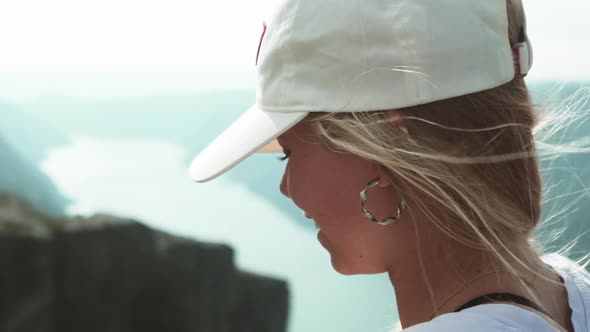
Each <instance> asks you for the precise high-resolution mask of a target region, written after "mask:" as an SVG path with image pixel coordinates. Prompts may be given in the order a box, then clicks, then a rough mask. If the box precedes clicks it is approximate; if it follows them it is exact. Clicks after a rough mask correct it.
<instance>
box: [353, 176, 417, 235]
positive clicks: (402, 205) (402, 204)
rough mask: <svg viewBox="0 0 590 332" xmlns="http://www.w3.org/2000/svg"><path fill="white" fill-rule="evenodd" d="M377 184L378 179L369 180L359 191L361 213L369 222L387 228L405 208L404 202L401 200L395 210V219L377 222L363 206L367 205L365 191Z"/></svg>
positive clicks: (390, 218) (389, 218) (388, 218)
mask: <svg viewBox="0 0 590 332" xmlns="http://www.w3.org/2000/svg"><path fill="white" fill-rule="evenodd" d="M379 182H380V178H376V179H374V180H371V181H370V182H369V183H367V186H366V187H365V189H363V191H361V211H363V213H364V215H365V217H367V219H369V221H371V222H374V223H377V224H379V225H383V226H387V225H389V224H391V223H393V222H394V221H396V220H398V219H399V217H400V215H401V214H402V210H403V209H404V208H405V207H406V201H405V200H404V199H403V198H402V200H401V201H400V202H399V207H398V208H397V215H396V216H395V217H387V218H385V219H383V220H381V221H378V220H377V219H376V218H375V216H374V215H373V214H372V213H371V212H369V211H368V210H367V209H366V208H365V205H367V191H368V190H369V189H370V188H373V187H375V186H377V185H378V184H379Z"/></svg>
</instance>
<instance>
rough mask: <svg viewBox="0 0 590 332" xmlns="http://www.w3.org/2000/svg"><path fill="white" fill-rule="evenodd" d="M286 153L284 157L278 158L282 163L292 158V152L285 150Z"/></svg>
mask: <svg viewBox="0 0 590 332" xmlns="http://www.w3.org/2000/svg"><path fill="white" fill-rule="evenodd" d="M284 153H285V155H284V156H282V157H278V158H277V159H278V160H280V161H285V160H287V159H289V157H291V151H289V150H285V152H284Z"/></svg>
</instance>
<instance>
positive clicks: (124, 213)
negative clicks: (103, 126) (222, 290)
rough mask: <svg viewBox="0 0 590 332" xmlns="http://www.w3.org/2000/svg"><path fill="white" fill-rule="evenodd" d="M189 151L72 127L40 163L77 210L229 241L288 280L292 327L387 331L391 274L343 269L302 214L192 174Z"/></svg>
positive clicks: (253, 263)
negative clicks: (80, 132)
mask: <svg viewBox="0 0 590 332" xmlns="http://www.w3.org/2000/svg"><path fill="white" fill-rule="evenodd" d="M188 157H189V156H188V155H187V153H186V151H185V150H184V149H183V148H182V147H181V146H179V145H177V144H174V143H170V142H165V141H159V140H149V139H104V138H95V137H89V136H76V137H75V138H74V139H73V140H72V143H71V144H70V145H67V146H63V147H59V148H52V149H50V150H49V151H48V154H47V158H46V159H45V160H44V161H43V163H42V169H43V170H44V171H45V172H46V173H47V174H49V175H50V176H51V178H52V179H53V180H54V181H55V183H56V184H57V186H58V188H59V189H60V190H61V191H62V192H63V193H64V194H65V195H67V196H69V197H70V198H72V199H73V201H74V203H73V204H72V205H71V206H70V208H69V212H70V213H72V214H81V215H90V214H94V213H98V212H101V213H104V212H106V213H110V214H114V215H116V216H120V217H131V218H136V219H138V220H141V221H142V222H144V223H146V224H148V225H149V226H152V227H154V228H158V229H162V230H165V231H168V232H171V233H173V234H178V235H182V236H185V237H192V238H195V239H198V240H203V241H211V242H218V243H226V244H228V245H230V246H232V247H233V248H234V249H235V250H236V264H237V265H238V266H239V267H240V268H242V269H246V270H249V271H254V272H258V273H262V274H265V275H270V276H275V277H279V278H282V279H285V280H287V281H288V282H289V287H290V293H291V310H290V322H289V331H292V332H303V331H321V330H330V331H339V332H348V331H350V332H352V331H355V332H357V331H387V330H389V329H390V326H391V325H392V324H393V323H394V322H395V321H397V320H398V318H397V309H396V307H395V298H394V293H393V289H392V288H391V285H390V283H389V280H388V278H387V276H386V275H375V276H342V275H339V274H338V273H336V272H335V271H334V270H333V269H332V267H331V265H330V257H329V255H328V253H327V252H326V251H325V250H324V249H323V247H321V245H320V244H319V243H318V241H317V239H316V233H315V232H314V231H310V230H309V229H307V228H304V227H301V226H299V225H298V223H300V222H301V221H300V220H299V221H296V220H293V218H294V217H293V216H292V214H289V213H286V212H285V211H283V210H282V209H280V208H279V207H277V206H275V205H273V204H272V203H271V202H269V201H268V199H264V198H263V197H260V196H259V195H257V194H256V193H255V192H253V191H251V190H250V189H248V188H247V187H246V186H245V185H242V184H240V183H239V182H236V181H233V180H231V178H230V177H221V178H219V179H217V180H215V181H213V182H209V183H206V184H195V183H193V182H192V181H191V180H190V178H189V177H188V173H187V165H186V161H187V160H189V159H190V158H188ZM277 195H280V194H279V192H278V190H277ZM301 218H304V217H303V215H301Z"/></svg>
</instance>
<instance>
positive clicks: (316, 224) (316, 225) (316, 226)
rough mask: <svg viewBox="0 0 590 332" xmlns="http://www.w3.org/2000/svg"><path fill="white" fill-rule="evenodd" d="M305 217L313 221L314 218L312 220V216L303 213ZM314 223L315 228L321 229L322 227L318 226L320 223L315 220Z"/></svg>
mask: <svg viewBox="0 0 590 332" xmlns="http://www.w3.org/2000/svg"><path fill="white" fill-rule="evenodd" d="M303 215H305V217H306V218H307V219H311V220H313V218H312V217H310V216H309V214H307V212H305V211H303ZM314 223H315V228H316V229H320V226H319V225H318V223H317V222H316V221H315V220H314Z"/></svg>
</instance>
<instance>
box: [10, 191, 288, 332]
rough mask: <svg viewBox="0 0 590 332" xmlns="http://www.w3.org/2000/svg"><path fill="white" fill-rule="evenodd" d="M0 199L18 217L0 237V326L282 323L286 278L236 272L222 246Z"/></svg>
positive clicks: (162, 327) (176, 330)
mask: <svg viewBox="0 0 590 332" xmlns="http://www.w3.org/2000/svg"><path fill="white" fill-rule="evenodd" d="M0 202H10V204H0V220H10V221H11V224H14V225H18V222H19V221H21V220H26V222H23V223H24V224H25V225H27V226H22V225H21V226H15V227H13V229H18V231H10V232H8V233H5V234H4V235H2V237H1V238H0V250H2V252H1V253H0V266H2V268H1V270H0V278H1V279H0V283H1V284H0V291H1V293H0V294H3V296H2V297H1V298H0V305H1V306H2V307H1V308H0V309H1V312H0V319H1V321H0V327H2V328H1V329H0V331H2V332H4V331H11V332H12V331H33V332H36V331H59V332H70V331H71V332H74V331H76V332H78V331H85V332H94V331H96V332H98V331H100V332H102V331H109V332H123V331H125V332H134V331H138V332H139V331H141V332H150V331H154V332H155V331H158V332H161V331H167V332H185V331H186V332H188V331H211V332H217V331H219V332H232V331H240V332H242V331H243V332H249V331H257V332H282V331H285V330H286V325H287V311H288V289H287V284H286V283H285V282H284V281H279V280H275V279H272V278H268V277H262V276H257V275H254V274H251V273H247V272H244V271H239V270H238V269H237V268H236V267H235V265H234V253H233V250H232V249H231V248H230V247H228V246H226V245H218V244H211V243H203V242H198V241H195V240H191V239H186V238H180V237H176V236H172V235H169V234H166V233H163V232H160V231H157V230H153V229H151V228H149V227H147V226H145V225H143V224H141V223H139V222H137V221H135V220H128V219H121V218H116V217H113V216H107V215H97V216H95V217H92V218H80V217H78V218H70V219H60V220H57V219H51V218H47V217H44V216H43V215H42V214H40V213H38V212H35V211H34V209H32V207H31V206H30V205H28V204H25V203H23V202H22V201H20V200H19V199H17V198H14V197H13V198H9V197H3V198H2V199H0ZM1 224H2V223H0V225H1ZM4 229H7V228H6V227H5V228H4ZM41 230H42V231H41ZM27 231H29V232H30V233H31V234H30V235H24V234H25V233H26V232H27ZM39 234H42V236H40V235H39ZM5 295H6V296H5Z"/></svg>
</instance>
